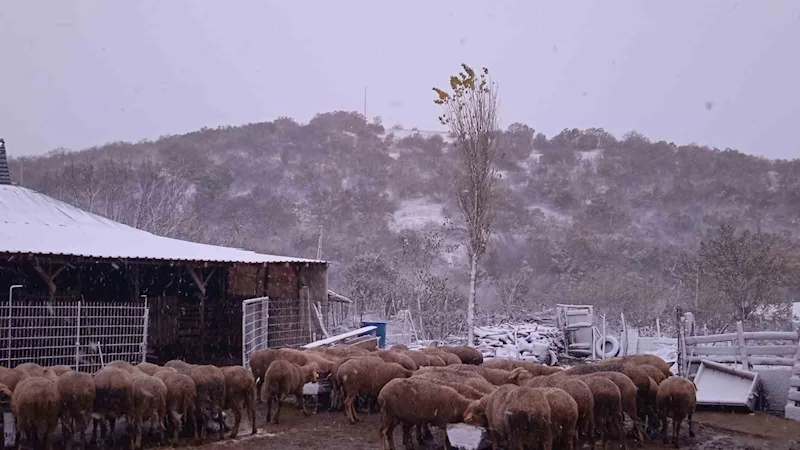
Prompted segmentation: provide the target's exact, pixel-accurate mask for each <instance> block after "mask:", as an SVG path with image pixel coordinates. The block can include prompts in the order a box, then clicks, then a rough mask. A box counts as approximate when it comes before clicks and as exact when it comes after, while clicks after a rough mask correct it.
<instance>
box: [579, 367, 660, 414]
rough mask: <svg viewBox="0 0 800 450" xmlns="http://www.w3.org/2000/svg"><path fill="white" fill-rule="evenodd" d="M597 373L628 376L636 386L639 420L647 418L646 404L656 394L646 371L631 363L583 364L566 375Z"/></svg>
mask: <svg viewBox="0 0 800 450" xmlns="http://www.w3.org/2000/svg"><path fill="white" fill-rule="evenodd" d="M595 372H618V373H621V374H623V375H625V376H627V377H628V378H629V379H630V380H631V381H632V382H633V384H634V385H635V386H636V406H637V411H638V412H639V417H638V419H639V420H640V421H641V420H643V419H644V418H645V417H644V416H645V413H646V410H647V408H646V406H645V403H646V402H647V399H648V398H650V397H652V396H654V395H655V393H652V392H650V377H649V376H648V375H647V373H646V372H645V371H644V370H642V369H640V368H639V367H638V366H636V365H635V364H631V363H625V364H623V363H614V364H583V365H580V366H575V367H572V368H570V369H568V370H566V373H567V374H570V375H575V374H581V375H584V374H588V373H595ZM620 389H622V388H620ZM623 395H624V393H623ZM623 401H624V400H623ZM631 419H632V420H636V419H637V418H634V417H631Z"/></svg>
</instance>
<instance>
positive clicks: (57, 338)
mask: <svg viewBox="0 0 800 450" xmlns="http://www.w3.org/2000/svg"><path fill="white" fill-rule="evenodd" d="M149 315H150V308H149V307H148V305H147V302H146V301H145V302H143V303H142V304H133V303H94V302H83V301H55V302H45V301H14V302H2V303H0V323H2V324H3V325H4V326H3V328H2V331H1V332H0V343H1V344H0V349H2V350H0V361H2V363H3V364H4V365H5V366H6V367H15V366H17V365H19V364H22V363H25V362H34V363H37V364H40V365H42V366H54V365H59V364H64V365H67V366H70V367H72V368H73V369H75V370H80V371H84V372H94V371H96V370H99V369H100V368H101V367H102V366H103V364H104V363H106V362H109V361H113V360H117V359H120V360H123V361H128V362H130V363H138V362H142V361H144V360H145V357H146V355H147V328H148V320H149Z"/></svg>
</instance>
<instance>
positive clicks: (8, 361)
mask: <svg viewBox="0 0 800 450" xmlns="http://www.w3.org/2000/svg"><path fill="white" fill-rule="evenodd" d="M20 288H22V285H21V284H14V285H11V287H10V288H8V342H7V343H6V344H7V347H8V354H7V355H6V367H8V368H9V369H10V368H11V304H12V302H11V299H12V297H13V295H14V289H20Z"/></svg>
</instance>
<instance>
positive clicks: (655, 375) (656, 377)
mask: <svg viewBox="0 0 800 450" xmlns="http://www.w3.org/2000/svg"><path fill="white" fill-rule="evenodd" d="M639 368H640V369H642V370H643V371H644V373H646V374H647V376H649V377H650V378H652V379H653V381H655V382H656V384H658V385H660V384H661V382H662V381H664V380H666V379H667V377H666V376H664V374H663V373H661V371H660V370H658V369H657V368H656V367H655V366H651V365H650V364H639Z"/></svg>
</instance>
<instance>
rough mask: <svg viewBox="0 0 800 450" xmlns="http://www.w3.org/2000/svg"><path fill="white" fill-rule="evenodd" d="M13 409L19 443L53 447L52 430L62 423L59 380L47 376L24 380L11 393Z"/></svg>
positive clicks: (35, 446) (36, 446)
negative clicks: (57, 381)
mask: <svg viewBox="0 0 800 450" xmlns="http://www.w3.org/2000/svg"><path fill="white" fill-rule="evenodd" d="M11 411H12V412H13V413H14V419H15V420H16V423H17V433H18V434H19V438H20V439H19V443H18V444H19V445H20V446H21V444H22V442H27V443H29V444H32V447H33V448H48V449H51V448H52V447H53V442H52V441H51V440H50V433H51V432H52V431H53V430H54V429H55V427H56V425H58V418H59V415H60V413H61V396H60V395H59V394H58V388H57V387H56V384H55V383H53V382H52V381H50V380H49V379H47V378H44V377H38V376H30V377H28V378H25V379H24V380H22V381H20V383H19V384H18V385H17V387H16V389H15V390H14V394H13V395H12V397H11Z"/></svg>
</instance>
